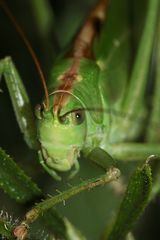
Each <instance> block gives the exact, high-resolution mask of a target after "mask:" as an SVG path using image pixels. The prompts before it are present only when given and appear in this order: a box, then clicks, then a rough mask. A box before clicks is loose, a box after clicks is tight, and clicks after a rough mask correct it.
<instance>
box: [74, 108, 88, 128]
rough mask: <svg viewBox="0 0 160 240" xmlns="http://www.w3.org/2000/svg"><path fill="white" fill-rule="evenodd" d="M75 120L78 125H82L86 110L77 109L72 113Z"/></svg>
mask: <svg viewBox="0 0 160 240" xmlns="http://www.w3.org/2000/svg"><path fill="white" fill-rule="evenodd" d="M72 118H73V121H74V123H75V124H76V125H80V124H82V123H83V122H84V119H85V114H84V111H75V112H73V113H72Z"/></svg>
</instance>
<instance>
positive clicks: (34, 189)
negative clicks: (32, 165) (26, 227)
mask: <svg viewBox="0 0 160 240" xmlns="http://www.w3.org/2000/svg"><path fill="white" fill-rule="evenodd" d="M0 166H1V167H0V187H1V188H2V189H3V190H4V191H5V192H6V193H7V194H8V195H9V196H10V197H11V198H14V199H15V200H16V201H17V202H21V203H22V202H26V201H29V200H31V199H32V198H35V197H36V196H39V195H40V194H41V190H40V189H39V188H38V186H37V185H36V184H35V183H34V182H33V181H32V180H31V178H30V177H28V176H27V175H26V174H25V173H24V171H23V170H22V169H20V167H18V166H17V164H16V163H15V162H14V161H13V159H12V158H11V157H10V156H9V155H7V154H6V153H5V151H4V150H3V149H2V148H0Z"/></svg>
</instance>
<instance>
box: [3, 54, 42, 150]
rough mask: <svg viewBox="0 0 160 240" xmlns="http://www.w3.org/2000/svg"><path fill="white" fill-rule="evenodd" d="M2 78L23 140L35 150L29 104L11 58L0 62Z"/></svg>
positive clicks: (33, 126)
mask: <svg viewBox="0 0 160 240" xmlns="http://www.w3.org/2000/svg"><path fill="white" fill-rule="evenodd" d="M2 76H4V79H5V82H6V85H7V88H8V90H9V95H10V97H11V101H12V104H13V108H14V112H15V115H16V118H17V122H18V125H19V127H20V129H21V132H22V133H23V134H24V139H25V141H26V143H27V144H28V146H29V147H31V148H33V149H37V148H38V142H37V139H36V128H35V122H34V116H33V113H32V109H31V104H30V101H29V97H28V95H27V92H26V90H25V87H24V85H23V82H22V80H21V78H20V76H19V73H18V71H17V69H16V67H15V65H14V63H13V61H12V59H11V57H6V58H4V59H2V60H0V77H2Z"/></svg>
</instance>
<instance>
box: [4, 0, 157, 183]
mask: <svg viewBox="0 0 160 240" xmlns="http://www.w3.org/2000/svg"><path fill="white" fill-rule="evenodd" d="M114 7H116V5H115V6H113V8H114ZM155 9H158V0H154V1H151V3H150V6H149V7H148V12H147V16H146V23H145V27H144V30H143V33H142V38H141V42H140V45H139V49H138V53H137V57H136V59H135V65H134V67H133V71H132V73H130V72H129V66H128V61H129V58H130V54H131V53H130V52H129V34H128V25H126V21H125V18H124V19H122V21H121V22H119V23H118V24H117V29H118V31H120V32H121V35H120V37H119V38H118V39H116V38H115V36H114V33H113V32H112V31H111V32H110V35H107V34H106V32H107V29H108V26H107V25H106V24H105V25H104V29H103V31H102V35H101V37H100V44H99V45H97V48H99V51H95V53H94V55H95V57H96V59H88V58H85V57H81V58H80V59H79V63H78V68H77V69H76V71H77V72H76V77H75V79H74V81H73V83H72V86H71V88H70V89H69V90H64V91H63V90H61V89H60V88H59V86H60V85H61V84H62V79H63V76H64V75H65V73H66V72H67V71H69V69H70V66H71V65H72V63H73V61H74V59H73V58H64V59H62V60H59V61H57V63H56V65H55V66H54V68H53V70H52V72H51V78H50V82H49V84H48V92H49V103H50V104H49V109H47V108H45V107H44V108H43V107H38V108H37V109H36V116H37V118H38V119H37V123H36V124H37V130H36V128H35V124H34V117H33V115H32V112H31V109H30V103H29V99H28V96H27V94H26V91H25V89H24V86H23V84H22V82H21V79H20V77H19V75H18V73H17V71H16V69H15V66H14V65H13V63H12V61H11V59H10V58H6V59H4V60H2V61H1V63H0V73H1V74H4V76H5V79H6V83H7V86H8V88H9V92H10V95H11V98H12V102H13V106H14V110H15V113H16V117H17V120H18V123H19V125H20V128H21V131H22V132H23V133H24V135H25V139H26V141H27V143H28V144H29V145H30V146H31V147H32V148H35V149H38V153H39V157H40V163H41V164H42V166H43V167H44V168H45V169H46V170H47V171H48V172H49V174H51V175H52V176H53V177H54V178H56V179H60V177H59V176H58V174H57V171H58V172H61V171H69V170H71V173H70V176H71V177H72V176H74V175H75V173H76V172H77V171H78V168H79V163H78V157H79V155H80V151H83V152H84V154H85V155H86V156H87V157H88V155H89V153H91V152H92V151H93V150H94V149H96V148H100V149H102V150H104V151H105V152H107V153H109V154H110V155H111V156H112V157H113V158H115V159H117V160H135V159H138V160H143V159H145V158H146V157H147V156H148V155H150V154H160V148H159V145H158V144H156V143H155V144H152V142H150V140H149V138H148V143H141V144H138V143H128V142H131V141H136V140H137V139H138V137H139V136H140V134H141V128H142V122H143V119H144V118H145V109H146V103H145V101H144V96H145V90H146V87H145V86H146V83H147V72H148V67H149V62H150V59H151V53H152V45H153V40H154V33H155V27H156V21H157V14H158V13H157V12H158V10H155ZM108 18H109V21H113V16H112V17H111V16H110V17H108ZM115 32H116V29H115ZM106 36H108V39H109V44H108V45H107V40H106ZM144 42H145V44H144ZM107 46H108V47H107ZM126 46H127V47H126ZM124 47H125V50H124ZM110 48H111V50H110ZM109 50H110V55H109ZM114 52H115V53H114ZM115 59H116V61H115ZM121 62H123V64H122V65H121ZM141 62H143V68H142V67H139V66H140V65H139V63H141ZM108 65H109V67H108ZM141 66H142V64H141ZM113 70H114V71H113ZM8 72H9V74H8ZM119 77H120V78H121V79H122V80H121V81H120V83H119V81H118V78H119ZM129 77H130V82H129V84H128V82H127V79H128V78H129ZM113 81H114V84H113ZM157 81H159V80H157ZM112 85H114V87H112ZM116 85H117V88H116ZM113 89H116V90H115V91H114V94H113V92H112V91H113ZM136 89H137V90H136ZM58 94H60V95H61V98H62V99H63V98H64V95H66V99H67V100H65V101H64V103H63V104H62V107H61V109H60V112H58V111H57V110H56V107H57V106H56V107H55V106H54V104H55V102H56V97H57V95H58ZM114 95H115V96H114ZM44 104H45V100H44V102H43V105H44ZM157 104H159V102H158V101H157V102H156V105H157ZM79 109H81V110H83V111H82V112H83V116H81V113H82V112H81V113H80V115H79V112H78V115H76V112H75V111H77V110H79ZM65 114H66V115H65ZM63 115H65V117H66V118H65V119H61V117H62V116H63ZM79 117H80V119H79ZM81 118H82V119H81ZM60 119H61V120H60ZM39 143H40V145H39ZM135 155H136V156H135ZM95 161H96V159H95ZM102 162H103V164H102V163H101V162H98V163H99V164H100V165H103V167H104V168H105V164H104V159H103V161H102ZM106 165H107V159H106ZM74 167H75V169H74V170H73V168H74Z"/></svg>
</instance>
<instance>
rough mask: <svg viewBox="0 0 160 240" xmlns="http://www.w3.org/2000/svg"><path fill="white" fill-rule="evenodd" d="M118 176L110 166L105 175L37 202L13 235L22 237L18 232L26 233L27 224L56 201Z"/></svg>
mask: <svg viewBox="0 0 160 240" xmlns="http://www.w3.org/2000/svg"><path fill="white" fill-rule="evenodd" d="M119 176H120V171H119V169H117V168H110V169H109V170H108V171H107V173H106V174H105V175H102V176H100V177H97V178H93V179H89V180H86V181H84V182H82V183H80V184H79V185H78V186H75V187H72V188H71V189H69V190H66V191H64V192H62V193H60V194H58V195H56V196H54V197H50V198H48V199H46V200H44V201H42V202H41V203H38V204H37V205H36V206H35V207H33V208H32V209H31V210H30V211H29V212H27V213H26V215H25V219H24V221H22V223H21V224H20V225H19V226H17V227H16V228H15V230H14V232H15V233H18V235H15V236H16V237H18V238H19V239H22V236H21V235H19V234H21V233H24V232H25V234H26V232H27V231H28V228H29V225H30V224H32V223H33V222H34V221H36V220H37V218H39V217H40V216H42V215H43V214H44V212H46V211H47V210H49V209H51V208H52V207H53V206H55V205H56V204H57V203H60V202H64V201H65V200H67V199H69V198H71V197H72V196H74V195H76V194H78V193H80V192H82V191H85V190H90V189H92V188H94V187H96V186H99V185H104V184H106V183H109V182H111V181H114V180H116V179H117V178H118V177H119Z"/></svg>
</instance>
